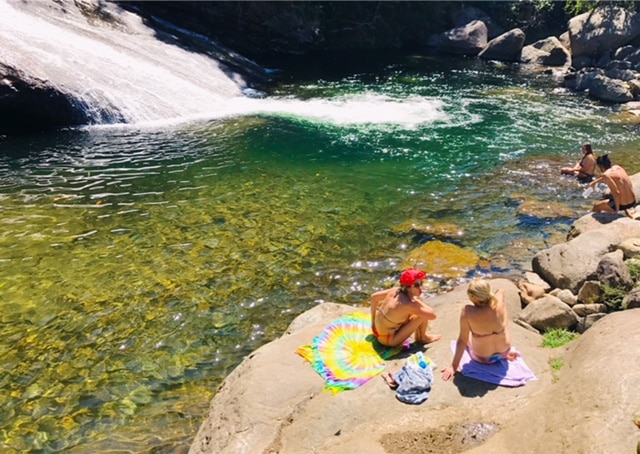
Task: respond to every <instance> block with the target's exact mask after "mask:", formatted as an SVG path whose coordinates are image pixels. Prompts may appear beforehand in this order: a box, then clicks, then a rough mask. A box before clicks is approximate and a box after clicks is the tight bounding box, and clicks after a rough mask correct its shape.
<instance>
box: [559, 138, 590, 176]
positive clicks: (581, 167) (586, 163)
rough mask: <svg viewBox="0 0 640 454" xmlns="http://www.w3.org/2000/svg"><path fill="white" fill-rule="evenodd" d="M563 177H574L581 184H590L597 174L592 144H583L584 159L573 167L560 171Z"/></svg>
mask: <svg viewBox="0 0 640 454" xmlns="http://www.w3.org/2000/svg"><path fill="white" fill-rule="evenodd" d="M560 173H561V174H562V175H573V176H575V177H577V178H578V181H579V182H580V183H590V182H591V181H592V180H593V176H594V175H595V173H596V155H594V154H593V148H591V144H590V143H584V144H582V159H581V160H580V162H578V163H576V165H575V166H573V167H563V168H562V169H560Z"/></svg>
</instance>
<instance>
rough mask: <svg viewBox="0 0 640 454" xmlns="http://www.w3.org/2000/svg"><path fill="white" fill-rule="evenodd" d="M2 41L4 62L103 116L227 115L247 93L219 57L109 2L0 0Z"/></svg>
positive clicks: (95, 117) (98, 119)
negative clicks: (168, 38) (168, 39)
mask: <svg viewBox="0 0 640 454" xmlns="http://www.w3.org/2000/svg"><path fill="white" fill-rule="evenodd" d="M160 38H161V37H160ZM0 49H1V50H0V62H2V63H5V64H7V65H9V66H12V67H14V68H20V69H26V70H27V73H28V75H29V76H31V77H33V78H37V79H41V80H43V81H48V82H49V83H50V84H51V85H52V86H53V87H55V88H56V89H57V90H59V91H60V92H62V93H64V94H66V95H71V96H72V97H73V98H74V99H76V100H77V102H78V103H80V104H81V105H83V106H84V108H85V110H86V111H87V113H88V114H89V115H90V117H91V118H92V121H93V122H95V123H105V122H110V121H113V119H119V120H120V121H122V122H125V123H143V122H153V121H158V120H167V119H177V118H180V119H183V118H207V117H209V118H211V117H220V116H224V115H226V113H227V112H228V110H229V103H230V102H232V101H233V100H234V99H238V98H240V99H241V98H243V97H244V96H243V94H242V90H241V87H240V86H239V83H238V80H234V79H233V78H232V77H233V76H229V75H228V74H227V73H225V72H224V69H225V68H222V67H221V66H220V65H219V64H218V62H216V61H215V60H213V59H211V58H209V57H207V56H204V55H201V54H197V53H193V52H189V51H187V50H184V49H182V48H180V47H178V46H176V45H172V44H167V43H165V42H163V41H162V40H161V39H159V36H157V35H156V32H155V31H154V30H153V29H151V28H149V27H147V26H145V25H144V24H143V22H142V20H141V18H140V17H139V16H137V15H135V14H132V13H130V12H127V11H124V10H122V9H120V8H119V7H118V6H116V5H114V4H108V3H106V2H99V3H96V2H87V1H84V2H64V1H63V2H42V1H38V0H36V1H33V2H29V1H25V2H9V0H0Z"/></svg>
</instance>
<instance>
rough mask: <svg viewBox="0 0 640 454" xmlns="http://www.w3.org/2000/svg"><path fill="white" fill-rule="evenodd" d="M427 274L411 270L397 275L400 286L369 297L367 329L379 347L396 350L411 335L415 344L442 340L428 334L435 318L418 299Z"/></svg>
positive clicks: (428, 307) (430, 309) (434, 314)
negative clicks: (368, 327)
mask: <svg viewBox="0 0 640 454" xmlns="http://www.w3.org/2000/svg"><path fill="white" fill-rule="evenodd" d="M426 277H427V275H426V274H425V273H424V271H420V270H417V269H414V268H411V269H408V270H405V271H404V272H403V273H402V274H401V275H400V286H399V287H393V288H390V289H387V290H380V291H378V292H375V293H373V294H372V295H371V329H372V331H373V334H374V336H375V337H376V339H378V342H380V343H381V344H382V345H386V346H388V347H396V346H398V345H401V344H402V343H404V341H406V340H407V339H408V338H409V337H410V336H411V335H412V334H414V340H415V342H418V343H422V344H427V343H430V342H435V341H437V340H439V339H441V338H442V336H441V335H439V334H428V333H427V329H428V328H429V322H430V321H431V320H435V319H436V313H435V311H434V310H433V308H432V307H430V306H428V305H427V304H425V303H424V302H423V301H422V300H421V299H420V295H422V283H423V281H424V279H426Z"/></svg>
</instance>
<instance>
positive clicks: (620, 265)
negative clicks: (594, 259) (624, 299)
mask: <svg viewBox="0 0 640 454" xmlns="http://www.w3.org/2000/svg"><path fill="white" fill-rule="evenodd" d="M596 275H597V276H598V281H599V282H600V283H602V284H606V285H609V286H611V287H618V288H623V289H626V290H630V289H631V287H633V279H632V278H631V274H629V269H628V268H627V266H626V265H625V263H624V254H623V253H622V251H621V250H619V249H618V250H616V251H614V252H610V253H608V254H604V255H603V256H602V259H601V260H600V262H599V263H598V267H597V269H596Z"/></svg>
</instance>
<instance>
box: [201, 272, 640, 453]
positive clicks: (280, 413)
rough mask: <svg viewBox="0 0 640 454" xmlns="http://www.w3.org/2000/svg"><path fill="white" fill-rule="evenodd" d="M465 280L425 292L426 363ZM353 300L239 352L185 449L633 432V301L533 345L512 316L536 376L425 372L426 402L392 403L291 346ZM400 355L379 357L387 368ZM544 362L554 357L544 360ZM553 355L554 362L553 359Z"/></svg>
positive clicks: (452, 328) (451, 318)
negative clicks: (431, 311) (492, 380)
mask: <svg viewBox="0 0 640 454" xmlns="http://www.w3.org/2000/svg"><path fill="white" fill-rule="evenodd" d="M491 283H492V287H493V288H494V289H497V288H504V289H505V293H506V296H507V303H508V306H509V311H510V314H511V315H512V317H514V316H515V317H517V316H518V314H519V312H520V298H519V295H518V290H517V287H516V286H515V285H514V284H513V283H512V282H511V281H508V280H504V279H499V280H493V281H492V282H491ZM465 290H466V288H465V287H464V286H463V287H460V288H457V289H456V290H454V291H453V292H450V293H447V294H444V295H441V296H438V297H435V298H433V299H431V300H430V304H432V305H433V307H434V308H435V309H436V311H437V312H438V314H439V317H438V319H437V320H436V321H435V322H434V324H433V328H432V329H433V331H434V332H438V333H442V334H443V335H444V338H443V340H442V341H439V342H436V343H434V344H430V345H428V346H427V347H426V350H425V355H426V356H428V357H430V358H431V359H432V360H433V361H434V362H435V364H436V365H438V366H441V367H442V366H444V365H446V364H449V362H450V361H451V357H452V353H451V351H450V349H449V341H450V340H453V339H455V337H456V336H457V332H458V316H459V312H460V309H461V307H462V306H463V305H464V304H466V293H465ZM354 310H355V309H354V308H353V307H349V306H344V305H335V304H331V303H325V304H322V305H319V306H317V307H316V308H314V309H312V310H311V311H309V312H307V313H305V314H302V315H301V316H300V317H298V318H297V319H296V320H294V322H293V323H292V324H291V326H290V328H289V330H288V331H287V333H286V334H285V335H283V336H282V337H281V338H280V339H278V340H276V341H274V342H271V343H269V344H267V345H265V346H263V347H261V348H260V349H258V350H257V351H255V352H254V353H253V354H252V355H250V356H249V357H247V358H246V359H245V360H244V361H243V362H242V363H241V364H240V365H239V366H238V367H237V368H236V369H235V370H234V371H233V372H232V373H231V374H230V375H229V376H228V377H227V379H226V380H225V381H224V383H223V385H222V386H221V388H220V389H219V391H218V394H217V395H216V397H215V398H214V399H213V401H212V402H211V408H210V413H209V416H208V418H207V419H206V420H205V422H204V423H203V424H202V426H201V427H200V430H199V431H198V434H197V435H196V437H195V439H194V442H193V444H192V446H191V449H190V451H189V452H190V453H191V454H196V453H216V454H219V453H239V452H242V453H267V452H269V453H283V454H284V453H296V454H300V453H312V452H323V451H331V452H338V453H353V452H367V453H405V452H408V451H411V452H416V453H436V452H461V451H462V450H466V449H470V451H469V452H474V453H485V452H486V453H505V454H507V453H512V452H520V451H525V452H530V453H547V452H581V453H601V452H631V451H632V449H633V448H634V447H635V446H636V443H637V442H638V440H640V432H638V430H637V428H636V427H635V426H634V423H633V415H634V413H635V412H636V411H638V410H639V409H640V394H638V393H637V392H635V390H636V389H638V386H640V369H638V367H637V364H636V362H635V360H633V358H635V356H636V355H637V354H638V353H639V352H638V349H639V348H640V347H639V346H640V332H639V331H638V330H637V326H638V323H640V309H632V310H628V311H625V312H617V313H614V314H610V315H608V316H606V317H604V318H603V319H602V320H600V321H599V322H598V323H597V324H595V325H594V326H593V327H592V328H591V329H589V330H588V331H587V332H586V333H585V334H583V335H582V336H581V337H580V338H579V339H577V340H575V341H573V342H571V343H570V344H568V345H567V346H565V347H561V348H558V349H549V348H543V347H542V346H541V340H542V337H541V335H540V334H537V333H534V332H532V331H531V330H528V329H526V328H523V327H521V326H519V325H517V324H515V323H513V322H512V325H511V330H512V338H513V344H514V346H515V347H516V348H517V349H518V350H519V351H520V352H521V353H522V355H523V358H524V359H525V361H526V363H527V365H528V366H529V367H530V368H531V369H532V370H533V371H534V372H535V374H536V375H537V377H538V381H535V382H529V383H527V384H526V385H525V386H523V387H520V388H503V387H496V386H495V385H488V384H486V383H483V382H479V381H476V380H473V379H468V378H466V377H462V376H457V377H456V378H455V380H454V381H453V382H444V381H442V379H441V378H440V369H438V370H436V372H435V379H434V384H433V387H432V390H431V393H430V397H429V399H428V400H427V401H426V402H424V403H422V404H421V405H407V404H403V403H401V402H400V401H398V400H397V399H396V398H395V393H394V392H393V391H391V390H390V389H389V388H388V387H387V385H386V384H385V383H384V381H383V380H382V379H381V378H379V377H374V378H373V379H372V380H370V381H369V382H367V383H366V384H365V385H363V386H362V387H360V388H358V389H355V390H352V391H345V392H342V393H340V394H337V395H335V396H334V395H331V393H328V392H322V388H323V380H322V378H321V377H320V376H319V375H318V374H316V373H315V372H314V370H313V369H312V368H311V367H310V365H309V364H308V363H306V362H305V360H303V359H302V358H301V357H300V356H298V355H296V354H295V350H296V348H297V347H299V346H300V345H303V344H307V343H309V342H310V341H311V340H312V339H313V337H314V336H316V335H317V334H319V333H320V332H321V330H322V329H323V328H324V326H326V325H327V324H328V323H329V322H330V321H332V320H333V319H335V318H337V317H339V316H341V315H343V314H345V313H349V312H352V311H354ZM404 356H405V355H400V356H398V357H396V358H394V359H392V360H389V361H388V368H389V369H394V370H395V369H396V368H397V367H399V366H400V365H402V364H403V361H404ZM551 364H553V365H554V366H553V367H552V365H551ZM558 364H562V366H561V367H558Z"/></svg>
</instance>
